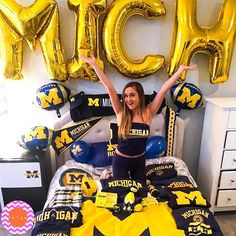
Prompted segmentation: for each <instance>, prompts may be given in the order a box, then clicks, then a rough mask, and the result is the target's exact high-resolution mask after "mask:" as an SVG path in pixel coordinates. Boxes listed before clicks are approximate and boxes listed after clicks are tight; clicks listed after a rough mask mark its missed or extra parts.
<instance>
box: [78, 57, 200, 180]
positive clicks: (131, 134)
mask: <svg viewBox="0 0 236 236" xmlns="http://www.w3.org/2000/svg"><path fill="white" fill-rule="evenodd" d="M80 59H81V60H83V61H84V62H87V63H88V64H90V65H91V66H92V67H93V69H94V70H95V72H96V74H97V76H98V77H99V79H100V80H101V82H102V84H103V85H104V86H105V88H106V90H107V92H108V94H109V97H110V99H111V104H112V107H113V109H114V111H115V114H116V117H117V124H118V127H119V129H118V136H119V140H118V146H117V148H116V150H115V155H114V157H113V160H112V168H113V177H114V178H117V179H118V178H119V179H121V178H122V179H125V178H131V179H134V180H138V181H141V182H143V183H146V173H145V157H144V152H145V148H146V142H147V139H148V136H149V132H150V126H151V122H152V118H153V116H154V115H155V114H156V113H157V111H158V110H159V108H160V106H161V104H162V101H163V99H164V97H165V95H166V93H167V92H168V91H169V89H170V88H171V87H172V86H173V85H174V84H175V83H176V81H177V79H178V78H179V77H180V75H181V73H182V72H183V71H185V70H194V69H196V68H197V66H196V65H191V66H186V65H181V66H180V68H179V69H178V70H177V71H176V72H175V74H174V75H173V76H172V77H170V78H169V79H168V80H167V81H166V82H165V83H164V84H163V85H162V87H161V89H160V91H159V92H158V93H157V94H156V96H155V98H154V99H153V101H152V102H151V103H149V104H148V105H147V106H145V96H144V91H143V87H142V85H141V84H140V83H139V82H130V83H128V84H126V85H125V87H124V89H123V91H122V99H121V100H120V99H119V97H118V95H117V92H116V89H115V88H114V86H113V84H112V83H111V81H110V80H109V79H108V78H107V76H106V75H105V74H104V72H103V71H102V70H101V69H100V68H99V67H98V65H97V64H96V59H95V57H94V56H91V57H86V56H80Z"/></svg>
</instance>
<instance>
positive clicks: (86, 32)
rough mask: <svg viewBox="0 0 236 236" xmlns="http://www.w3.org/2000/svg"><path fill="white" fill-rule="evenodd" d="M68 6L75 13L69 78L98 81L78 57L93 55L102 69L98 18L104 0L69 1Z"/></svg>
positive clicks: (104, 5)
mask: <svg viewBox="0 0 236 236" xmlns="http://www.w3.org/2000/svg"><path fill="white" fill-rule="evenodd" d="M68 6H69V8H70V9H71V10H72V11H74V12H75V13H76V37H75V52H74V56H73V57H72V58H71V59H70V60H69V62H68V65H67V71H68V74H69V77H70V78H73V79H76V78H81V79H86V80H91V81H98V80H99V79H98V77H97V75H96V73H95V71H94V70H93V69H92V67H91V66H89V65H88V64H87V63H85V62H83V61H81V60H80V59H79V56H80V55H86V56H88V55H94V56H95V57H96V58H97V63H98V65H99V67H100V68H101V69H103V62H102V61H101V60H100V59H99V53H98V50H99V45H98V41H99V40H98V16H99V14H100V13H101V12H102V11H104V10H105V7H106V0H69V1H68Z"/></svg>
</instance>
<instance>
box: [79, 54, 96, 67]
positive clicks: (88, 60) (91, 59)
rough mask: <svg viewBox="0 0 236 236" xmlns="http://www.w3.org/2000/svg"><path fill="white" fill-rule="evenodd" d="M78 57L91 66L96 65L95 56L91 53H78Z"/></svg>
mask: <svg viewBox="0 0 236 236" xmlns="http://www.w3.org/2000/svg"><path fill="white" fill-rule="evenodd" d="M79 58H80V59H81V60H82V61H84V62H86V63H88V64H89V65H91V66H94V65H96V58H95V57H94V56H93V55H91V56H85V55H80V56H79Z"/></svg>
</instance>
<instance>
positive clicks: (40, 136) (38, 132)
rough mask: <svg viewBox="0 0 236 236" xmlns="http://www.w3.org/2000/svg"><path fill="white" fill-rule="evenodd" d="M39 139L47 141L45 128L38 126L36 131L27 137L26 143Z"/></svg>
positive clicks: (32, 131)
mask: <svg viewBox="0 0 236 236" xmlns="http://www.w3.org/2000/svg"><path fill="white" fill-rule="evenodd" d="M35 137H36V138H37V139H46V133H45V127H43V126H38V127H36V128H35V129H34V130H31V131H29V132H28V133H27V134H26V135H25V137H24V141H25V142H29V141H32V139H33V138H35Z"/></svg>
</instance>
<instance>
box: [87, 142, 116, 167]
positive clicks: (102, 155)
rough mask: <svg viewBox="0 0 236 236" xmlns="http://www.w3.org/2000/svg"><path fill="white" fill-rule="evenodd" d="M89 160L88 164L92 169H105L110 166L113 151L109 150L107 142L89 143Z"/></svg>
mask: <svg viewBox="0 0 236 236" xmlns="http://www.w3.org/2000/svg"><path fill="white" fill-rule="evenodd" d="M90 145H91V150H90V151H91V152H90V155H91V156H90V157H91V158H90V159H89V160H88V164H90V165H92V166H94V167H105V166H111V165H112V157H113V153H114V151H112V150H110V146H109V143H108V142H100V143H91V144H90Z"/></svg>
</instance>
